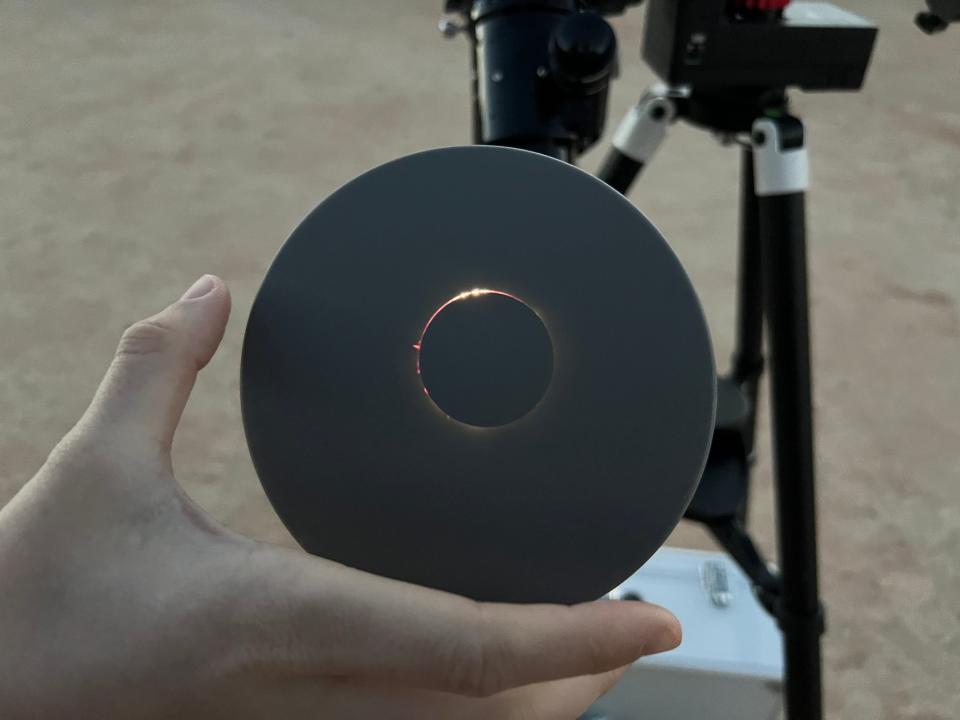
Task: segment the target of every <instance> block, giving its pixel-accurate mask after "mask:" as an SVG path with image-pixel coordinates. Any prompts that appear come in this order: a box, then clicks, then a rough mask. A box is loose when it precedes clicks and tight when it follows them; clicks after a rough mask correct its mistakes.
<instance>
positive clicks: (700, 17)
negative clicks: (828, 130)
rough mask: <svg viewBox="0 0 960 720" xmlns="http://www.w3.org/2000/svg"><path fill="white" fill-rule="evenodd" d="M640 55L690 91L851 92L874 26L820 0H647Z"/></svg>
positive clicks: (867, 54)
mask: <svg viewBox="0 0 960 720" xmlns="http://www.w3.org/2000/svg"><path fill="white" fill-rule="evenodd" d="M647 4H648V8H647V17H646V28H645V34H644V40H643V58H644V60H645V61H646V62H647V63H648V64H649V65H650V67H651V68H652V69H653V71H654V72H656V73H657V74H658V75H659V76H660V77H661V78H662V79H663V80H664V81H665V82H667V83H669V84H671V85H675V86H688V87H690V88H693V89H695V90H706V91H709V90H711V89H714V88H716V89H719V88H723V89H725V90H730V89H736V88H745V89H746V88H776V87H780V88H786V87H797V88H801V89H803V90H856V89H858V88H859V87H860V86H861V85H862V84H863V79H864V76H865V74H866V70H867V65H868V64H869V61H870V55H871V53H872V51H873V45H874V41H875V39H876V35H877V28H876V27H875V26H874V25H872V24H871V23H869V22H868V21H866V20H864V19H863V18H861V17H859V16H857V15H854V14H853V13H850V12H847V11H846V10H842V9H841V8H838V7H836V6H835V5H831V4H830V3H824V2H792V3H784V2H779V3H777V2H768V3H767V5H768V6H775V5H780V6H784V5H785V7H780V8H779V9H776V10H755V9H747V6H748V5H749V6H756V5H760V4H762V3H757V2H752V3H748V2H745V1H742V2H737V1H736V0H734V1H732V2H731V1H728V0H648V3H647Z"/></svg>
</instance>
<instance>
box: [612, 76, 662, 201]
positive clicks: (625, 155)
mask: <svg viewBox="0 0 960 720" xmlns="http://www.w3.org/2000/svg"><path fill="white" fill-rule="evenodd" d="M678 95H679V93H678V92H677V91H674V90H671V89H670V88H669V87H668V86H666V85H663V84H658V85H654V86H653V87H652V88H650V89H649V90H647V92H645V93H644V94H643V97H641V98H640V102H638V103H637V104H636V105H635V106H634V107H632V108H631V109H630V110H629V111H628V112H627V114H626V115H625V116H624V118H623V120H622V121H621V122H620V126H619V127H618V128H617V131H616V132H615V133H614V135H613V148H612V149H611V150H610V152H609V153H607V157H606V158H604V161H603V165H601V166H600V170H599V171H598V172H597V177H599V178H600V179H601V180H603V181H604V182H605V183H607V184H608V185H610V186H611V187H612V188H614V189H615V190H618V191H619V192H622V193H626V192H627V190H628V189H629V188H630V184H631V183H632V182H633V181H634V180H635V179H636V177H637V175H638V174H639V173H640V171H641V170H643V168H644V167H645V166H646V165H647V164H648V163H649V162H650V160H651V159H652V158H653V156H654V155H655V154H656V152H657V149H658V148H659V147H660V145H662V144H663V140H664V138H665V137H666V136H667V127H668V126H669V125H670V123H671V122H673V121H674V119H675V118H676V117H677V106H676V103H675V102H674V98H675V97H677V96H678Z"/></svg>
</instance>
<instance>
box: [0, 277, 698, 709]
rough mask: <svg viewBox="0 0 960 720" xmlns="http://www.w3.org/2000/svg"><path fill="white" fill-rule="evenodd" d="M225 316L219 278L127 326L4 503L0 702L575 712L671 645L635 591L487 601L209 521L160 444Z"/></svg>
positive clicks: (661, 619)
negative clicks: (80, 408)
mask: <svg viewBox="0 0 960 720" xmlns="http://www.w3.org/2000/svg"><path fill="white" fill-rule="evenodd" d="M229 312H230V295H229V293H228V291H227V288H226V286H225V285H224V284H223V282H222V281H220V280H219V279H217V278H215V277H213V276H209V275H208V276H204V277H203V278H201V279H200V280H198V281H197V283H196V284H195V285H194V286H193V287H192V288H190V290H188V291H187V293H186V294H185V295H184V297H183V298H182V299H181V300H179V301H178V302H175V303H174V304H173V305H171V306H170V307H168V308H166V309H165V310H164V311H163V312H161V313H159V314H158V315H155V316H154V317H152V318H149V319H148V320H144V321H141V322H138V323H136V324H135V325H133V326H132V327H131V328H130V329H129V330H127V332H126V333H125V334H124V336H123V338H122V339H121V341H120V346H119V348H118V350H117V354H116V357H115V359H114V361H113V363H112V364H111V365H110V368H109V370H108V371H107V374H106V377H105V378H104V380H103V382H102V384H101V385H100V388H99V390H98V391H97V393H96V396H95V397H94V399H93V402H92V403H91V405H90V408H89V409H88V410H87V411H86V413H85V414H84V416H83V417H82V418H81V419H80V421H79V422H78V423H77V425H76V426H75V427H74V428H73V429H72V430H71V431H70V432H69V433H68V434H67V436H66V437H65V438H64V439H63V440H62V441H61V442H60V444H59V445H58V446H57V447H56V448H55V449H54V450H53V452H52V453H51V454H50V457H49V458H48V460H47V462H46V463H45V464H44V466H43V467H42V468H41V469H40V471H39V472H38V473H37V475H36V476H35V477H34V478H33V479H32V480H31V481H30V482H28V483H27V484H26V485H25V486H24V488H23V489H22V490H21V491H20V493H19V494H18V495H17V496H16V497H15V498H14V499H13V500H12V501H11V502H10V503H9V504H8V505H7V506H6V507H5V508H3V510H0V588H2V591H0V717H3V718H5V719H7V720H13V719H14V718H31V719H32V720H35V719H37V718H65V717H71V718H96V719H97V720H103V719H106V718H124V720H127V719H130V718H166V717H176V718H187V717H189V718H192V717H202V718H219V717H223V718H231V719H235V718H281V717H282V718H330V719H331V720H334V719H336V720H351V719H353V718H357V719H361V718H362V719H363V720H368V719H377V718H384V719H387V718H389V719H390V720H405V719H407V718H410V719H411V720H413V719H416V720H425V719H433V718H455V719H456V720H470V719H471V718H498V719H499V718H507V719H509V718H524V719H528V720H534V719H543V720H546V719H547V718H570V719H572V718H574V717H576V716H577V715H578V714H579V713H580V712H582V711H583V710H584V709H585V708H586V707H587V706H589V704H590V703H591V702H592V701H593V700H594V699H595V698H596V697H597V696H598V695H600V694H601V693H603V692H604V691H605V690H606V689H607V688H608V687H609V686H610V685H611V684H612V683H613V682H614V681H615V679H616V678H617V677H618V671H617V668H623V667H624V666H628V665H629V664H630V663H631V662H633V661H634V660H635V659H636V658H638V657H639V656H641V655H644V654H650V653H655V652H660V651H663V650H667V649H670V648H673V647H675V646H676V645H677V644H678V642H679V639H680V628H679V625H678V623H677V621H676V619H675V618H674V617H673V616H672V615H670V614H669V613H668V612H666V611H665V610H663V609H661V608H657V607H654V606H650V605H645V604H643V603H633V602H594V603H587V604H584V605H579V606H575V607H562V606H550V605H538V606H511V605H502V604H481V603H475V602H472V601H470V600H467V599H465V598H462V597H458V596H455V595H450V594H447V593H443V592H438V591H435V590H429V589H425V588H421V587H417V586H414V585H409V584H406V583H402V582H396V581H393V580H387V579H384V578H380V577H376V576H374V575H370V574H368V573H364V572H360V571H357V570H353V569H351V568H347V567H344V566H342V565H338V564H336V563H333V562H330V561H327V560H323V559H319V558H316V557H312V556H310V555H307V554H305V553H302V552H297V551H294V550H288V549H284V548H279V547H274V546H271V545H266V544H262V543H259V542H256V541H253V540H251V539H249V538H245V537H242V536H240V535H237V534H235V533H233V532H231V531H230V530H228V529H226V528H224V527H221V526H220V525H218V524H217V523H215V522H214V521H213V520H212V519H210V518H209V517H208V516H207V515H206V514H204V512H203V511H202V510H201V509H200V508H198V507H197V506H196V505H195V504H194V503H193V502H192V501H191V500H190V499H189V498H188V497H187V496H186V494H185V493H184V492H183V490H182V489H181V488H180V487H179V486H178V485H177V483H176V480H175V479H174V477H173V472H172V468H171V459H170V447H171V443H172V441H173V434H174V430H175V429H176V426H177V423H178V422H179V419H180V415H181V413H182V411H183V408H184V405H185V404H186V402H187V398H188V396H189V394H190V391H191V388H192V386H193V383H194V381H195V379H196V376H197V372H198V371H199V370H200V369H201V368H202V367H203V366H204V365H206V364H207V362H208V361H209V360H210V358H211V356H212V355H213V353H214V351H215V350H216V348H217V345H218V344H219V342H220V339H221V338H222V336H223V332H224V328H225V325H226V321H227V316H228V315H229ZM621 672H622V670H621Z"/></svg>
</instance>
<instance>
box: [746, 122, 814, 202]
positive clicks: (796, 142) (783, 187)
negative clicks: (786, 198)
mask: <svg viewBox="0 0 960 720" xmlns="http://www.w3.org/2000/svg"><path fill="white" fill-rule="evenodd" d="M750 139H751V142H752V143H753V155H754V163H755V167H754V171H755V173H756V192H757V195H758V196H760V197H763V196H765V195H792V194H794V193H802V192H806V190H807V189H808V188H809V186H810V168H809V162H808V160H807V148H806V146H805V145H804V142H803V123H802V122H800V120H799V119H798V118H795V117H793V116H791V115H783V116H780V117H775V118H772V117H764V118H760V119H759V120H757V121H756V122H754V123H753V132H752V134H751V136H750Z"/></svg>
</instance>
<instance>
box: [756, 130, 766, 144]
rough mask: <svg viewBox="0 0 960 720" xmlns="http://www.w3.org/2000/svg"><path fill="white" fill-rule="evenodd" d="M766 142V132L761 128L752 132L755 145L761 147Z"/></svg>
mask: <svg viewBox="0 0 960 720" xmlns="http://www.w3.org/2000/svg"><path fill="white" fill-rule="evenodd" d="M766 142H767V134H766V133H765V132H763V131H762V130H757V131H756V132H754V133H753V144H754V145H756V146H757V147H763V146H764V144H766Z"/></svg>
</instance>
